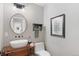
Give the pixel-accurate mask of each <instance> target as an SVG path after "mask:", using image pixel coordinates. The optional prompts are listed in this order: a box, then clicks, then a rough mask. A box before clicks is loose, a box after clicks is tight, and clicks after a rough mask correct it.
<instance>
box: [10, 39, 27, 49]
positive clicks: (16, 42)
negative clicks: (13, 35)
mask: <svg viewBox="0 0 79 59" xmlns="http://www.w3.org/2000/svg"><path fill="white" fill-rule="evenodd" d="M27 44H28V40H26V39H24V40H14V41H10V46H11V47H12V48H21V47H25V46H26V45H27Z"/></svg>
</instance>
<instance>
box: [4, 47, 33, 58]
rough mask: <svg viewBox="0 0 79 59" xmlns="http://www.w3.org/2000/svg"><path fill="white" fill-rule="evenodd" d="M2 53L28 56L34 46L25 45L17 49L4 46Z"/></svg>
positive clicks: (31, 53)
mask: <svg viewBox="0 0 79 59" xmlns="http://www.w3.org/2000/svg"><path fill="white" fill-rule="evenodd" d="M3 54H4V55H5V56H30V55H33V54H34V47H30V46H26V47H23V48H17V49H14V48H11V47H5V48H4V52H3Z"/></svg>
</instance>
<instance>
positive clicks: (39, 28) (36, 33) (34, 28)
mask: <svg viewBox="0 0 79 59" xmlns="http://www.w3.org/2000/svg"><path fill="white" fill-rule="evenodd" d="M33 31H35V38H38V37H39V31H42V24H33Z"/></svg>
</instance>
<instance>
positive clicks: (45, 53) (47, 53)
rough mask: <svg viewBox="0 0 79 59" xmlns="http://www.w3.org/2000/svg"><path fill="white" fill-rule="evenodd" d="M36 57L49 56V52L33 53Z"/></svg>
mask: <svg viewBox="0 0 79 59" xmlns="http://www.w3.org/2000/svg"><path fill="white" fill-rule="evenodd" d="M35 53H36V54H37V55H39V56H50V54H49V52H47V51H45V50H40V51H37V52H35Z"/></svg>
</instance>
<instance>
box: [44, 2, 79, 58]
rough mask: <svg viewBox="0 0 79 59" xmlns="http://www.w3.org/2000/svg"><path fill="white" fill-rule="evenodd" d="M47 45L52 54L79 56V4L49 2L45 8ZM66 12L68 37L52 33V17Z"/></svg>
mask: <svg viewBox="0 0 79 59" xmlns="http://www.w3.org/2000/svg"><path fill="white" fill-rule="evenodd" d="M44 11H45V12H44V16H45V17H44V26H46V47H47V50H48V51H49V52H50V53H51V54H52V55H58V56H59V55H68V56H69V55H78V56H79V4H74V3H72V4H67V3H66V4H61V3H60V4H53V3H51V4H47V6H46V7H45V9H44ZM63 13H65V15H66V19H65V25H66V29H65V30H66V33H65V34H66V37H65V39H64V38H60V37H56V36H51V35H50V18H51V17H55V16H57V15H60V14H63Z"/></svg>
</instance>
